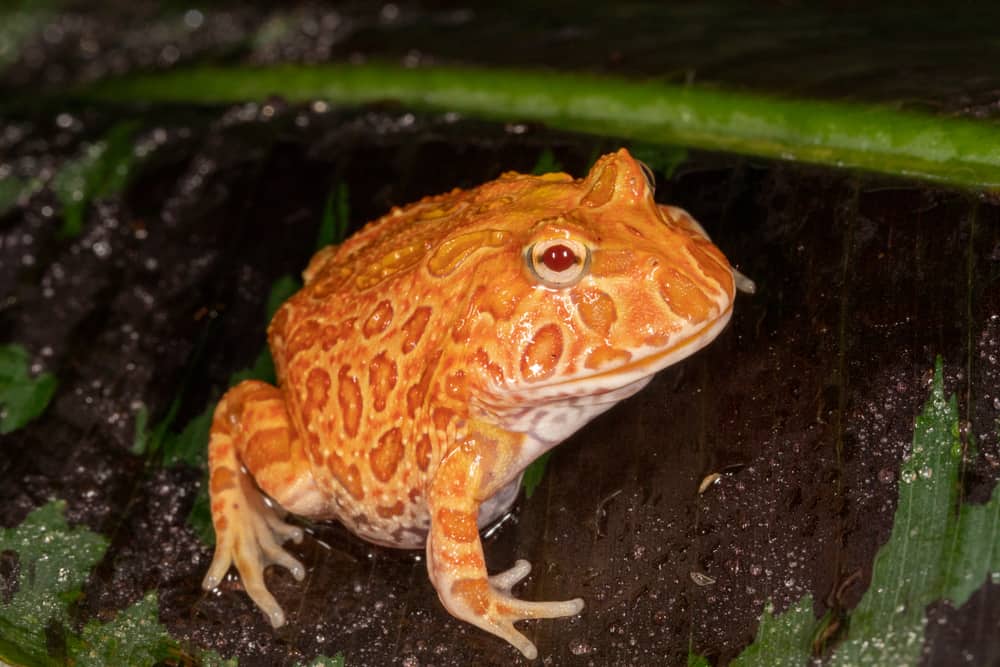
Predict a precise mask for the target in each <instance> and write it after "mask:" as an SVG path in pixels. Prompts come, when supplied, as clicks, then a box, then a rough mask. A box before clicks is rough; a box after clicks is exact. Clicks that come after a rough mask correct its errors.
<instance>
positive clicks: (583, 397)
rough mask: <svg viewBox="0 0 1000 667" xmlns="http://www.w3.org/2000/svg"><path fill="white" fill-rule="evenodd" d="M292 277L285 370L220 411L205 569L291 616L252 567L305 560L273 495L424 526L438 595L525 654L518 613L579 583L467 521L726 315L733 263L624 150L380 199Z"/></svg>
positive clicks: (399, 532) (316, 510)
mask: <svg viewBox="0 0 1000 667" xmlns="http://www.w3.org/2000/svg"><path fill="white" fill-rule="evenodd" d="M735 275H736V276H737V277H738V274H735ZM304 277H305V286H304V287H303V288H302V289H301V290H300V291H299V292H298V293H297V294H295V295H294V296H293V297H292V298H290V299H289V300H288V301H287V302H286V303H285V304H284V305H283V306H282V307H281V309H280V310H279V311H278V312H277V314H276V315H275V317H274V320H273V321H272V322H271V325H270V327H269V329H268V337H269V341H270V346H271V351H272V353H273V356H274V361H275V366H276V369H277V376H278V386H277V387H274V386H271V385H269V384H266V383H263V382H258V381H252V380H251V381H246V382H243V383H241V384H239V385H237V386H235V387H233V388H232V389H230V390H229V391H228V392H227V393H226V395H225V396H224V397H223V398H222V400H221V401H220V402H219V405H218V407H217V409H216V411H215V418H214V421H213V423H212V431H211V440H210V444H209V467H210V473H211V483H210V491H211V498H212V520H213V523H214V525H215V531H216V535H217V545H216V549H215V558H214V560H213V561H212V564H211V566H210V568H209V570H208V573H207V574H206V576H205V580H204V584H203V585H204V587H205V588H206V589H211V588H214V587H215V586H216V585H218V583H219V582H220V581H221V579H222V578H223V577H224V576H225V574H226V572H227V571H228V570H229V566H230V565H231V564H234V563H235V565H236V567H237V569H238V570H239V572H240V575H241V576H242V578H243V583H244V585H245V587H246V591H247V593H248V594H249V595H250V597H251V598H253V600H254V602H256V603H257V605H258V606H259V607H260V608H261V609H262V610H263V611H264V613H265V614H266V615H267V617H268V619H269V620H270V621H271V624H272V625H274V626H275V627H277V626H280V625H282V624H283V623H284V622H285V615H284V613H283V612H282V609H281V607H280V606H279V604H278V602H277V601H276V600H275V599H274V597H273V596H272V595H271V594H270V592H269V591H268V590H267V587H266V586H265V584H264V578H263V572H264V568H265V567H266V566H267V565H269V564H272V563H273V564H278V565H281V566H284V567H286V568H288V570H289V571H290V572H291V573H292V575H293V576H295V577H296V578H297V579H299V580H301V579H302V578H303V576H304V569H303V566H302V564H301V563H299V561H298V560H296V559H295V558H294V557H292V556H291V555H290V554H288V553H287V552H286V551H285V550H284V549H283V548H282V547H281V544H282V543H283V542H285V541H286V540H289V539H291V540H293V541H296V542H298V541H299V540H301V538H302V531H301V529H299V528H298V527H295V526H292V525H289V524H287V523H285V522H284V521H283V520H282V517H283V516H284V512H281V511H280V510H278V509H276V508H275V507H274V506H273V505H275V504H276V505H278V506H280V508H283V509H284V510H287V511H289V512H293V513H295V514H299V515H302V516H305V517H310V518H313V519H334V518H335V519H337V520H339V521H340V522H342V523H343V524H344V525H345V526H347V527H348V528H349V529H350V530H351V531H353V532H354V533H356V534H357V535H359V536H360V537H362V538H364V539H366V540H369V541H371V542H375V543H377V544H381V545H386V546H391V547H400V548H406V549H416V548H421V547H425V548H426V550H427V571H428V574H429V576H430V579H431V582H432V583H433V584H434V587H435V589H437V592H438V596H439V597H440V598H441V602H442V603H443V604H444V606H445V607H446V608H447V609H448V611H449V612H450V613H451V614H452V615H454V616H456V617H457V618H460V619H462V620H464V621H467V622H469V623H472V624H474V625H476V626H478V627H480V628H482V629H484V630H486V631H487V632H491V633H493V634H495V635H497V636H498V637H501V638H503V639H505V640H506V641H508V642H510V643H511V644H513V645H514V646H515V647H516V648H517V649H518V650H520V651H521V653H523V654H524V655H525V656H526V657H528V658H534V657H535V656H536V655H537V650H536V649H535V646H534V645H533V644H532V643H531V641H529V640H528V639H527V638H526V637H525V636H524V635H523V634H521V633H520V632H519V631H518V630H517V629H515V627H514V623H516V622H517V621H520V620H522V619H528V618H556V617H562V616H573V615H575V614H577V613H579V612H580V610H581V609H583V601H582V600H581V599H579V598H577V599H573V600H566V601H560V602H529V601H524V600H520V599H518V598H516V597H514V596H513V595H512V593H511V588H512V587H513V586H514V585H515V584H517V583H518V582H519V581H521V580H522V579H524V577H525V576H526V575H527V574H528V572H529V571H530V570H531V566H530V565H529V564H528V563H527V562H526V561H523V560H520V561H518V562H517V563H516V564H515V565H514V567H512V568H511V569H509V570H507V571H506V572H502V573H500V574H496V575H492V576H491V575H489V574H488V573H487V569H486V562H485V560H484V558H483V549H482V545H481V543H480V538H479V529H480V528H481V527H483V526H484V525H486V524H488V523H489V522H491V521H492V520H494V519H495V518H497V517H498V516H500V515H501V514H502V513H503V512H505V511H506V510H507V509H508V508H509V507H510V505H511V504H512V503H513V501H514V499H515V497H516V495H517V491H518V486H519V483H520V479H521V475H522V472H523V471H524V468H525V467H526V466H527V465H528V464H530V463H531V462H532V461H533V460H535V459H536V458H538V456H540V455H541V454H543V453H545V452H546V451H548V450H549V449H551V448H552V447H555V446H556V445H557V444H559V443H560V442H562V441H563V440H565V439H566V438H567V437H569V436H570V434H572V433H573V432H574V431H576V430H577V429H579V428H580V427H581V426H583V425H584V424H586V423H587V422H588V421H590V420H591V419H593V418H594V417H595V416H596V415H598V414H600V413H602V412H604V411H605V410H607V409H608V408H610V407H611V406H613V405H614V404H615V403H617V402H618V401H621V400H622V399H624V398H627V397H629V396H631V395H633V394H634V393H636V392H637V391H639V390H640V389H642V388H643V387H644V386H645V385H646V384H647V383H648V382H649V381H650V379H651V378H652V376H653V374H654V373H656V372H657V371H659V370H661V369H663V368H665V367H667V366H669V365H671V364H673V363H676V362H678V361H680V360H681V359H683V358H685V357H687V356H688V355H690V354H693V353H694V352H695V351H697V350H698V349H699V348H701V347H703V346H704V345H706V344H708V343H709V342H710V341H711V340H712V339H713V338H715V337H716V336H717V335H718V334H719V332H720V331H721V330H722V328H723V327H725V326H726V323H727V322H728V321H729V317H730V315H731V314H732V307H733V295H734V289H735V283H734V271H733V269H732V268H731V267H730V265H729V262H728V261H726V258H725V257H724V256H723V255H722V253H721V252H720V251H719V249H718V248H716V247H715V246H714V245H713V244H712V242H711V241H710V240H709V239H708V237H707V236H706V235H705V232H704V231H703V230H702V228H701V227H700V226H699V225H698V224H697V223H696V222H695V221H694V220H693V219H692V218H691V217H690V216H689V215H688V214H687V213H686V212H684V211H682V210H680V209H678V208H674V207H670V206H660V205H657V204H656V203H655V202H654V201H653V192H652V186H651V184H650V182H649V180H648V179H647V177H646V175H645V173H644V171H643V169H642V167H641V166H640V164H639V163H637V162H636V161H635V160H634V159H633V158H632V156H630V155H629V153H628V152H627V151H626V150H624V149H622V150H619V151H618V152H617V153H613V154H610V155H605V156H604V157H602V158H601V159H600V160H598V162H597V163H596V164H595V165H594V167H593V169H591V171H590V173H589V174H588V175H587V177H586V178H583V179H577V180H574V179H573V178H572V177H570V176H569V175H567V174H563V173H554V174H545V175H544V176H529V175H524V174H517V173H507V174H504V175H503V176H501V177H500V178H499V179H497V180H495V181H491V182H489V183H485V184H483V185H480V186H479V187H476V188H473V189H471V190H466V191H462V190H457V189H456V190H454V191H452V192H450V193H447V194H443V195H438V196H435V197H427V198H425V199H422V200H421V201H419V202H416V203H414V204H411V205H409V206H406V207H404V208H394V209H393V210H392V211H390V212H389V213H388V214H387V215H385V216H383V217H381V218H379V219H378V220H376V221H374V222H371V223H369V224H368V225H366V226H365V227H364V228H363V229H362V230H361V231H359V232H358V233H357V234H355V235H354V236H352V237H351V238H349V239H348V240H347V241H345V242H344V243H342V244H341V245H338V246H330V247H327V248H324V249H323V250H321V251H319V252H318V253H317V254H316V256H315V257H313V259H312V261H311V262H310V264H309V266H308V268H307V269H306V271H305V273H304ZM262 492H263V493H264V494H267V496H268V497H269V498H271V499H272V500H273V501H274V502H273V503H272V504H268V503H265V501H264V497H263V495H262Z"/></svg>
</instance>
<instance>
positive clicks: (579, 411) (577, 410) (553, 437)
mask: <svg viewBox="0 0 1000 667" xmlns="http://www.w3.org/2000/svg"><path fill="white" fill-rule="evenodd" d="M732 312H733V311H732V304H730V305H729V307H727V308H726V310H725V311H724V312H723V313H722V315H721V316H720V317H719V318H718V319H717V320H715V321H714V322H712V323H711V324H710V325H709V326H707V327H704V328H702V329H698V330H696V331H693V332H691V333H689V334H688V335H687V336H682V337H681V338H680V339H678V340H677V341H676V342H674V343H673V344H668V345H665V346H663V347H657V348H652V347H650V348H646V349H640V350H637V351H635V354H634V358H633V359H632V360H630V361H628V362H626V363H624V364H622V365H620V366H616V367H613V368H606V369H603V370H599V371H595V372H592V373H590V374H588V375H583V374H580V375H576V376H574V377H568V378H563V379H560V380H557V381H556V382H552V383H549V384H546V385H543V386H530V387H521V388H518V389H516V390H514V391H513V392H511V393H510V394H508V395H506V396H504V397H503V398H502V399H501V400H500V403H502V404H503V407H501V406H500V405H493V406H488V405H483V406H482V407H483V408H485V409H486V410H487V411H488V412H490V413H491V414H492V415H493V417H494V418H495V419H498V420H499V422H500V423H501V424H502V425H503V426H504V428H507V429H509V430H511V431H515V432H519V433H524V434H525V435H527V436H528V437H529V441H530V442H531V443H534V444H533V445H532V447H534V449H532V450H531V451H532V452H533V453H534V454H535V455H537V454H538V453H540V452H541V451H544V450H545V449H547V448H548V447H552V446H554V445H555V444H557V443H559V442H562V441H563V440H565V439H566V438H568V437H569V436H570V435H572V433H573V432H574V431H576V430H577V429H578V428H580V427H581V426H583V425H584V424H586V423H587V422H588V421H590V420H591V419H593V418H594V417H596V416H597V415H599V414H601V413H602V412H604V411H606V410H608V409H609V408H610V407H611V406H613V405H614V404H615V403H618V402H619V401H621V400H624V399H626V398H628V397H629V396H632V395H633V394H635V393H636V392H638V391H639V390H640V389H642V388H643V387H645V386H646V385H647V384H648V383H649V381H650V380H651V379H652V377H653V374H655V373H656V372H657V371H659V370H662V369H664V368H666V367H667V366H669V365H671V364H674V363H676V362H678V361H680V360H681V359H684V358H685V357H688V356H690V355H692V354H694V353H695V352H697V351H698V350H700V349H701V348H703V347H705V346H706V345H708V344H709V343H710V342H711V341H712V339H714V338H715V337H716V336H718V335H719V333H720V332H721V331H722V329H723V328H725V326H726V324H728V323H729V318H730V316H731V315H732ZM539 448H540V449H539ZM529 460H530V457H529Z"/></svg>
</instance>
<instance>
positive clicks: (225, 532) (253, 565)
mask: <svg viewBox="0 0 1000 667" xmlns="http://www.w3.org/2000/svg"><path fill="white" fill-rule="evenodd" d="M239 474H240V480H239V485H238V487H237V488H236V489H232V490H231V491H233V492H232V493H229V494H223V495H224V496H228V497H224V498H221V499H220V500H219V501H214V502H213V503H212V504H213V509H212V519H213V521H214V523H215V533H216V543H215V556H214V557H213V558H212V564H211V565H210V566H209V568H208V572H207V573H206V574H205V578H204V580H203V581H202V584H201V585H202V588H204V589H205V590H211V589H213V588H215V587H216V586H218V585H219V582H221V581H222V578H223V577H225V576H226V572H228V571H229V566H230V565H232V564H235V565H236V569H237V570H239V573H240V578H241V579H242V580H243V586H244V588H245V589H246V592H247V595H249V596H250V598H251V599H252V600H253V601H254V602H255V603H256V604H257V606H258V607H260V608H261V610H262V611H263V612H264V613H265V614H266V615H267V620H268V621H270V622H271V625H272V626H273V627H276V628H277V627H280V626H282V625H284V623H285V613H284V611H282V609H281V605H279V604H278V601H277V600H275V599H274V596H273V595H271V592H270V591H269V590H267V586H266V585H265V584H264V569H265V568H266V567H267V566H268V565H272V564H273V565H281V566H282V567H284V568H286V569H287V570H288V571H289V572H291V573H292V576H293V577H295V578H296V579H297V580H299V581H302V579H303V578H305V568H304V567H303V566H302V563H300V562H299V561H298V560H297V559H296V558H295V557H294V556H292V555H291V554H289V553H288V552H287V551H285V550H284V549H283V548H282V547H281V544H282V543H283V542H285V541H287V540H292V541H293V542H296V543H298V542H301V541H302V529H301V528H298V527H297V526H292V525H290V524H287V523H285V522H284V521H282V520H281V518H279V516H278V513H277V512H276V511H275V510H274V508H272V507H269V506H268V505H267V504H266V503H265V502H264V498H263V497H262V496H261V494H260V492H259V491H258V490H257V489H256V488H255V487H254V485H253V482H252V481H251V480H250V479H249V476H248V475H247V474H246V473H245V472H242V471H241V472H240V473H239ZM216 502H218V503H219V505H220V506H221V507H220V508H219V509H218V511H217V510H216V508H215V504H216ZM220 523H221V528H222V529H221V530H220Z"/></svg>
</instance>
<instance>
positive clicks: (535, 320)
mask: <svg viewBox="0 0 1000 667" xmlns="http://www.w3.org/2000/svg"><path fill="white" fill-rule="evenodd" d="M560 176H561V177H562V178H560ZM520 178H522V179H525V180H531V181H533V182H535V183H536V185H535V186H533V187H527V186H525V188H526V189H523V190H522V191H521V192H520V200H519V201H520V202H521V204H520V206H518V207H517V209H518V213H517V215H518V216H523V219H522V220H520V221H519V222H518V221H513V219H512V218H510V217H508V218H507V220H508V223H507V231H506V232H505V236H504V238H505V239H509V242H507V243H502V245H504V246H506V247H507V248H508V251H507V252H505V253H503V255H504V259H503V261H504V262H505V268H504V270H503V271H502V272H501V271H499V270H495V271H492V272H483V271H478V272H477V274H478V275H479V276H492V277H491V279H490V280H489V282H488V283H482V284H480V285H478V289H477V290H476V294H477V296H476V297H475V298H474V301H476V299H478V301H476V303H475V307H476V309H477V310H478V312H479V313H485V314H487V315H488V316H486V317H482V318H479V320H480V325H481V327H480V329H479V331H478V332H477V333H475V334H474V335H473V336H471V339H467V340H469V342H473V343H476V342H478V343H481V348H479V349H477V350H473V352H474V353H475V354H476V355H477V356H475V357H473V358H472V359H471V360H472V361H479V362H480V364H481V365H482V368H483V371H484V372H483V377H485V378H487V381H486V384H487V385H488V387H489V390H488V391H487V392H486V395H487V397H486V398H485V399H484V401H483V402H484V403H485V404H487V405H490V404H491V405H492V406H494V408H495V409H496V410H497V411H500V410H505V411H506V410H509V409H512V408H513V407H514V406H517V405H522V406H523V405H525V404H526V403H527V404H532V405H544V404H550V403H559V404H573V405H592V406H599V405H600V406H604V407H602V408H601V409H604V408H606V407H607V406H609V405H610V404H612V403H614V402H616V401H618V400H621V399H622V398H624V397H625V396H627V395H630V394H631V393H634V392H635V391H638V389H640V388H641V387H642V386H644V385H645V383H646V382H647V381H648V380H649V378H650V377H651V376H652V374H653V373H655V372H657V371H659V370H661V369H663V368H665V367H667V366H669V365H670V364H673V363H675V362H677V361H679V360H681V359H683V358H685V357H687V356H688V355H690V354H693V353H694V352H696V351H697V350H698V349H700V348H701V347H703V346H705V345H706V344H708V343H709V342H710V341H711V340H712V339H713V338H715V336H717V335H718V334H719V332H720V331H721V330H722V328H723V327H724V326H725V325H726V323H727V322H728V320H729V317H730V315H731V313H732V303H733V295H734V280H733V270H732V269H731V267H730V265H729V262H728V261H727V260H726V258H725V257H724V256H723V254H722V253H721V252H720V251H719V249H718V248H716V247H715V246H714V245H713V244H712V242H711V241H710V240H709V239H708V237H707V236H706V235H705V233H704V231H703V230H702V229H701V227H700V226H699V225H698V224H697V223H696V222H695V221H694V220H693V219H691V217H690V216H688V214H687V213H685V212H684V211H682V210H680V209H677V208H672V207H664V206H658V205H657V204H656V203H655V202H654V201H653V188H652V184H651V182H650V179H649V178H648V177H647V175H646V173H645V172H644V170H643V166H642V165H640V163H638V162H636V160H634V159H633V158H632V156H631V155H629V153H628V152H627V151H626V150H624V149H622V150H619V151H618V152H617V153H613V154H609V155H605V156H604V157H602V158H601V159H600V160H598V162H597V163H596V164H595V165H594V167H593V169H591V171H590V173H589V174H588V175H587V177H586V178H584V179H580V180H576V181H573V180H571V179H569V177H566V176H565V175H548V176H546V177H541V178H531V177H520ZM497 238H498V241H499V238H500V237H499V236H498V237H497ZM498 245H500V243H498ZM496 259H499V257H498V258H496ZM493 262H494V260H490V261H489V262H488V264H490V265H492V266H493V267H495V268H496V269H499V266H498V265H497V264H494V263H493ZM472 339H474V340H472ZM490 378H492V379H490ZM599 411H600V410H599V409H593V410H590V411H589V412H590V413H591V415H590V416H592V414H596V413H597V412H599Z"/></svg>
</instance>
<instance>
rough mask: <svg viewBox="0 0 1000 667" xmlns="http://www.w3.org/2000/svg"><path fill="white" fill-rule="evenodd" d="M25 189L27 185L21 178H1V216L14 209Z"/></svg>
mask: <svg viewBox="0 0 1000 667" xmlns="http://www.w3.org/2000/svg"><path fill="white" fill-rule="evenodd" d="M25 187H26V183H25V182H24V181H23V180H21V179H20V178H14V177H13V176H8V177H7V178H0V216H2V215H4V214H5V213H7V211H9V210H10V209H12V208H14V205H15V204H16V203H17V200H18V198H19V197H20V196H21V192H23V191H24V189H25Z"/></svg>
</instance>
